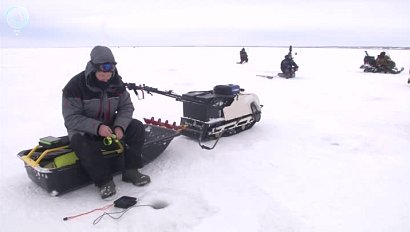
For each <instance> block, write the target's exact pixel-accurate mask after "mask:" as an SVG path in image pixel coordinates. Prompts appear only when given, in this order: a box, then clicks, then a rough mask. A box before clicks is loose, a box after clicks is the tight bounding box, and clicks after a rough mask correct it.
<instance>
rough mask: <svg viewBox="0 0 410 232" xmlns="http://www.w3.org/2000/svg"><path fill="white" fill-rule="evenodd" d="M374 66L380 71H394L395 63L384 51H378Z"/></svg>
mask: <svg viewBox="0 0 410 232" xmlns="http://www.w3.org/2000/svg"><path fill="white" fill-rule="evenodd" d="M376 66H377V68H378V69H379V71H380V72H389V73H396V72H397V71H395V70H394V68H395V67H396V63H395V62H394V61H392V60H391V59H390V57H389V56H388V55H386V52H380V54H379V55H378V56H377V58H376Z"/></svg>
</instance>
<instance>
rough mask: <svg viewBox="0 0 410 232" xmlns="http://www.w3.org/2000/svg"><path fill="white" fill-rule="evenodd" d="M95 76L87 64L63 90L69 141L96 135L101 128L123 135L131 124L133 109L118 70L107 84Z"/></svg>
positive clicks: (90, 65) (63, 107) (63, 105)
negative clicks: (80, 136)
mask: <svg viewBox="0 0 410 232" xmlns="http://www.w3.org/2000/svg"><path fill="white" fill-rule="evenodd" d="M95 72H96V69H95V67H94V66H93V65H92V63H91V62H88V64H87V67H86V70H85V71H83V72H81V73H79V74H77V75H76V76H74V77H73V78H72V79H71V80H70V81H69V82H68V83H67V85H66V86H65V87H64V89H63V97H62V99H63V103H62V111H63V117H64V124H65V126H66V128H67V132H68V135H69V138H70V139H71V137H72V136H73V135H74V134H75V133H88V134H92V135H98V128H99V126H100V125H101V124H105V125H107V126H111V127H112V128H114V127H121V128H122V129H123V131H124V132H125V130H126V129H127V127H128V125H129V123H130V122H131V120H132V115H133V112H134V106H133V104H132V101H131V97H130V94H129V93H128V92H127V90H126V88H125V87H124V83H123V82H122V80H121V77H120V76H119V75H118V72H117V70H115V71H114V72H113V76H112V77H111V79H110V80H109V81H108V82H107V83H101V82H100V81H98V80H97V79H96V77H95Z"/></svg>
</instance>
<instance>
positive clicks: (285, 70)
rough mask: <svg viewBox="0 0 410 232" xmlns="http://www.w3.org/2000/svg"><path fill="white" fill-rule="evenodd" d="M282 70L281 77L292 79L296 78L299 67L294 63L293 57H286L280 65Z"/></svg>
mask: <svg viewBox="0 0 410 232" xmlns="http://www.w3.org/2000/svg"><path fill="white" fill-rule="evenodd" d="M280 69H281V70H282V74H279V76H282V77H285V78H292V77H295V72H296V71H298V69H299V66H298V65H297V64H296V63H295V61H293V58H292V56H291V55H286V56H285V59H284V60H282V62H281V63H280Z"/></svg>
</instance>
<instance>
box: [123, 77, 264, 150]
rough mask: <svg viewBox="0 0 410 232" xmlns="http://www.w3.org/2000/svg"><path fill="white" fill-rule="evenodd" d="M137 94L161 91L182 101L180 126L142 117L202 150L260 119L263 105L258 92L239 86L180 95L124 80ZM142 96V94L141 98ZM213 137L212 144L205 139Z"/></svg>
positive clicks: (148, 122)
mask: <svg viewBox="0 0 410 232" xmlns="http://www.w3.org/2000/svg"><path fill="white" fill-rule="evenodd" d="M125 85H126V87H127V88H128V89H129V90H133V91H134V92H135V94H136V95H137V96H138V98H139V95H138V91H139V90H140V91H142V93H144V92H147V93H149V94H151V93H157V94H161V95H164V96H167V97H171V98H175V99H176V100H177V101H181V102H183V117H181V122H180V125H178V126H176V125H175V123H174V124H173V125H170V124H169V123H168V122H167V121H166V122H165V123H161V121H156V120H155V119H154V118H151V119H144V120H145V122H146V123H147V124H153V125H162V126H165V127H168V128H173V129H177V130H180V131H181V134H182V135H184V136H187V137H190V138H193V139H195V140H197V141H198V143H199V145H200V147H201V148H203V149H208V150H211V149H213V148H214V147H215V146H216V144H217V142H218V141H219V139H220V138H221V137H222V136H230V135H234V134H237V133H239V132H241V131H244V130H247V129H249V128H251V127H252V126H253V125H254V124H255V123H256V122H259V121H260V119H261V109H262V105H261V104H260V102H259V98H258V96H257V95H255V94H253V93H244V91H245V90H244V89H241V88H240V87H239V86H238V85H233V84H228V85H217V86H215V87H214V88H213V90H207V91H191V92H188V93H185V94H182V95H179V94H176V93H174V92H173V91H172V90H170V91H161V90H158V89H157V88H152V87H149V86H146V85H142V86H141V85H139V86H137V85H136V84H135V83H126V84H125ZM142 98H143V97H142ZM209 140H214V144H213V145H212V146H207V145H204V144H203V142H204V141H209Z"/></svg>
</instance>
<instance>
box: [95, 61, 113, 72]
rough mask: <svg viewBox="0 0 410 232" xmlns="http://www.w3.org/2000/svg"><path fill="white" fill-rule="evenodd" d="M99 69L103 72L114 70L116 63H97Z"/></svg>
mask: <svg viewBox="0 0 410 232" xmlns="http://www.w3.org/2000/svg"><path fill="white" fill-rule="evenodd" d="M96 66H97V69H98V71H101V72H114V70H115V64H112V63H105V64H97V65H96Z"/></svg>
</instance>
